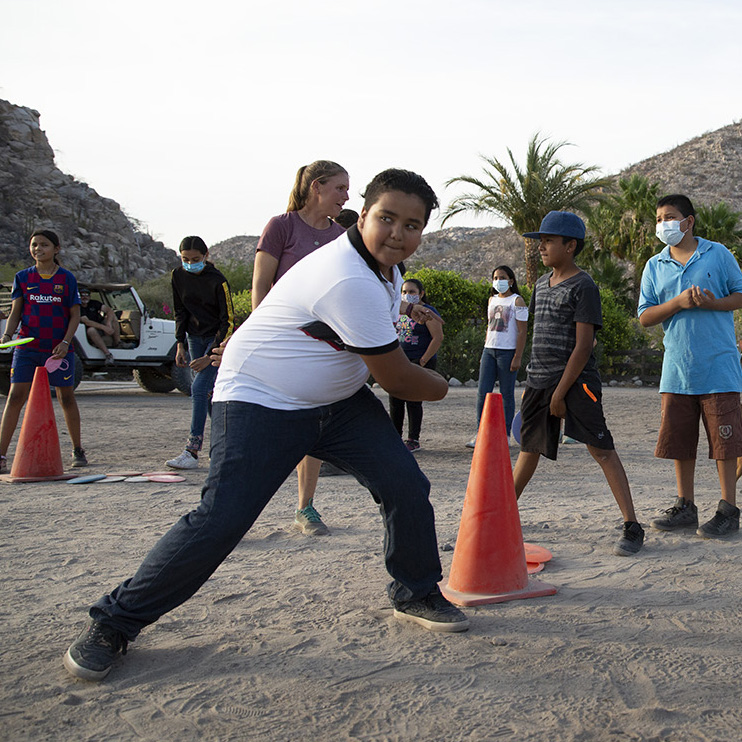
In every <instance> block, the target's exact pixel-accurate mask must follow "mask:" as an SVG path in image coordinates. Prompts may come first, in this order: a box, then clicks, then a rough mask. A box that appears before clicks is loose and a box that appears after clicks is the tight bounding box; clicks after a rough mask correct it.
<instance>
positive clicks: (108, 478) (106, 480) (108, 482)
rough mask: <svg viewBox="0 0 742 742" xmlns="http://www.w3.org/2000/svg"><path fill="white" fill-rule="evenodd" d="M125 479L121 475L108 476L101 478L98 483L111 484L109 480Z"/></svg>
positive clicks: (118, 480) (120, 480) (121, 480)
mask: <svg viewBox="0 0 742 742" xmlns="http://www.w3.org/2000/svg"><path fill="white" fill-rule="evenodd" d="M125 479H126V477H121V476H118V475H116V476H114V477H111V476H108V477H106V478H105V479H101V480H100V483H101V484H111V482H123V481H124V480H125Z"/></svg>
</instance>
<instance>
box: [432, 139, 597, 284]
mask: <svg viewBox="0 0 742 742" xmlns="http://www.w3.org/2000/svg"><path fill="white" fill-rule="evenodd" d="M539 137H540V135H539V134H538V133H537V134H535V135H534V136H533V138H532V139H531V141H530V142H529V144H528V152H527V154H526V164H525V167H524V168H522V167H520V166H519V165H518V163H517V162H516V161H515V157H514V156H513V153H512V152H511V151H510V149H508V150H507V153H508V156H509V158H510V165H511V166H512V172H511V170H510V166H508V165H507V164H503V163H501V162H500V161H499V160H496V159H494V158H490V157H485V156H482V160H484V162H485V163H486V166H485V167H483V171H484V177H483V178H476V177H474V176H471V175H460V176H458V177H457V178H451V179H450V180H449V181H448V182H447V183H446V186H450V185H453V184H454V183H466V184H467V185H470V186H473V187H474V188H476V189H477V190H476V191H474V192H472V193H465V194H464V195H462V196H458V197H457V198H455V199H454V200H453V201H452V202H451V203H450V205H449V206H448V208H447V209H446V211H445V212H444V214H443V221H442V224H445V223H446V221H448V220H449V219H450V218H451V217H452V216H455V215H456V214H460V213H462V212H464V211H470V212H473V213H474V214H496V215H497V216H499V217H502V218H503V219H505V220H506V221H507V222H509V223H510V224H511V225H512V226H513V228H514V229H515V230H516V231H517V232H520V233H521V234H522V233H523V232H536V231H538V228H539V226H540V225H541V220H542V219H543V218H544V217H545V216H546V215H547V214H548V213H549V212H550V211H562V210H565V209H569V210H571V211H584V210H586V209H587V208H588V207H589V206H590V205H591V204H593V203H596V202H597V201H599V200H600V199H601V198H602V197H603V194H602V191H603V190H607V189H608V188H609V187H610V183H611V181H610V179H608V178H602V177H596V176H594V173H596V172H597V171H598V168H597V167H595V166H592V165H589V166H585V165H582V164H574V165H564V164H563V163H562V162H561V161H560V160H559V159H558V157H557V154H558V152H559V150H560V149H561V148H562V147H564V146H566V145H567V144H568V143H567V142H554V143H548V142H547V140H546V139H541V138H539ZM525 263H526V283H527V284H528V285H529V286H533V285H534V283H535V282H536V278H537V277H538V267H539V256H538V241H537V240H532V239H528V238H526V240H525Z"/></svg>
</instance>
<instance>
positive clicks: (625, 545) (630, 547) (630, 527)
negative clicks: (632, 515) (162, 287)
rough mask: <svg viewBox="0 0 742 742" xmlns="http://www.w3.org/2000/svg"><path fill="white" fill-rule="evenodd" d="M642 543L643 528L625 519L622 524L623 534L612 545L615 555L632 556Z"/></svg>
mask: <svg viewBox="0 0 742 742" xmlns="http://www.w3.org/2000/svg"><path fill="white" fill-rule="evenodd" d="M643 544H644V529H643V528H642V527H641V526H640V525H639V524H638V523H636V522H633V521H626V522H625V523H624V524H623V534H622V535H621V538H620V539H619V541H618V543H617V544H616V545H615V546H614V547H613V553H614V554H615V555H616V556H633V555H634V554H636V553H638V551H639V550H640V549H641V548H642V546H643Z"/></svg>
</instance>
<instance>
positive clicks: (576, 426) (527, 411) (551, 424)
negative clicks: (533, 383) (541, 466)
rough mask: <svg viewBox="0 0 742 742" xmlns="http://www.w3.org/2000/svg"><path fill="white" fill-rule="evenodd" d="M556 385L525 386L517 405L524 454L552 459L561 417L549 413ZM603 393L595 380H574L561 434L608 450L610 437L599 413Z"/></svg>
mask: <svg viewBox="0 0 742 742" xmlns="http://www.w3.org/2000/svg"><path fill="white" fill-rule="evenodd" d="M556 388H557V385H556V384H554V386H551V387H548V388H547V389H534V388H533V387H530V386H527V387H526V391H525V393H524V394H523V400H522V402H521V405H520V414H521V428H520V447H521V450H522V451H525V452H526V453H539V454H541V455H542V456H545V457H546V458H547V459H551V460H552V461H556V457H557V451H558V449H559V431H560V427H561V423H562V421H561V419H560V418H558V417H554V416H553V415H552V414H551V413H550V412H549V405H550V404H551V396H552V394H554V391H555V390H556ZM602 399H603V393H602V389H601V387H600V384H599V383H595V382H591V383H590V384H588V383H586V382H583V381H581V380H578V381H577V382H575V384H573V385H572V387H571V388H570V390H569V391H568V392H567V394H566V396H565V398H564V402H565V404H566V406H567V416H566V418H565V420H564V435H568V436H569V437H570V438H574V439H575V440H576V441H580V442H581V443H585V444H587V445H588V446H593V447H595V448H602V449H604V450H606V451H612V450H613V449H614V448H615V446H614V445H613V436H612V435H611V431H610V430H608V426H607V425H606V423H605V417H604V416H603V404H602Z"/></svg>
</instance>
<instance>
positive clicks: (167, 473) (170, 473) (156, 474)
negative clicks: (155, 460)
mask: <svg viewBox="0 0 742 742" xmlns="http://www.w3.org/2000/svg"><path fill="white" fill-rule="evenodd" d="M142 476H143V477H165V476H167V477H174V476H176V475H175V472H174V471H173V470H172V469H171V470H170V471H144V472H142Z"/></svg>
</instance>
